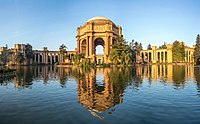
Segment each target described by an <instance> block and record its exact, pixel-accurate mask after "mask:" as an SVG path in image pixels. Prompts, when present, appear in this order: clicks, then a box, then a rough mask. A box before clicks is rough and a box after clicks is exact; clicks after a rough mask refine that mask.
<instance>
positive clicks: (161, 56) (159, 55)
mask: <svg viewBox="0 0 200 124" xmlns="http://www.w3.org/2000/svg"><path fill="white" fill-rule="evenodd" d="M159 53H160V54H159V59H160V62H161V61H162V58H161V57H162V56H161V53H162V52H159Z"/></svg>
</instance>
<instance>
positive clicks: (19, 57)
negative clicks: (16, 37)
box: [15, 53, 25, 64]
mask: <svg viewBox="0 0 200 124" xmlns="http://www.w3.org/2000/svg"><path fill="white" fill-rule="evenodd" d="M24 60H25V58H24V55H23V53H17V54H16V55H15V61H16V62H17V63H18V64H21V63H23V62H24Z"/></svg>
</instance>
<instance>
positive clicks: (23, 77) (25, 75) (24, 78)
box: [15, 66, 33, 88]
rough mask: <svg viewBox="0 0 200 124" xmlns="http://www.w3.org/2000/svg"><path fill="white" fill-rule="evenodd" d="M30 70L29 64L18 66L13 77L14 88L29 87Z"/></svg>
mask: <svg viewBox="0 0 200 124" xmlns="http://www.w3.org/2000/svg"><path fill="white" fill-rule="evenodd" d="M32 75H33V74H32V72H31V68H30V66H24V67H18V68H17V71H16V77H15V87H16V88H24V87H26V88H30V87H31V85H32V81H33V80H32Z"/></svg>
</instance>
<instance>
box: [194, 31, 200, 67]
mask: <svg viewBox="0 0 200 124" xmlns="http://www.w3.org/2000/svg"><path fill="white" fill-rule="evenodd" d="M194 62H195V63H196V64H197V65H199V64H200V35H199V34H198V35H197V38H196V44H195V48H194Z"/></svg>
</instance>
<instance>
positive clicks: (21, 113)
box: [0, 65, 200, 124]
mask: <svg viewBox="0 0 200 124" xmlns="http://www.w3.org/2000/svg"><path fill="white" fill-rule="evenodd" d="M16 69H17V71H16V76H15V77H12V78H6V79H0V107H1V108H0V123H1V124H13V123H15V124H18V123H19V124H22V123H29V124H31V123H32V124H35V123H48V124H55V123H59V124H64V123H65V124H66V123H70V124H78V123H81V124H88V123H95V124H100V123H101V124H102V123H106V124H115V123H117V124H120V123H121V124H126V123H127V124H130V123H152V124H156V123H157V124H160V123H162V124H168V123H181V124H195V123H200V104H199V103H200V68H199V67H194V66H192V65H187V66H179V65H151V66H135V67H124V68H117V67H115V68H96V69H94V68H90V69H88V68H56V67H53V66H33V67H32V66H24V67H17V68H16Z"/></svg>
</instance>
